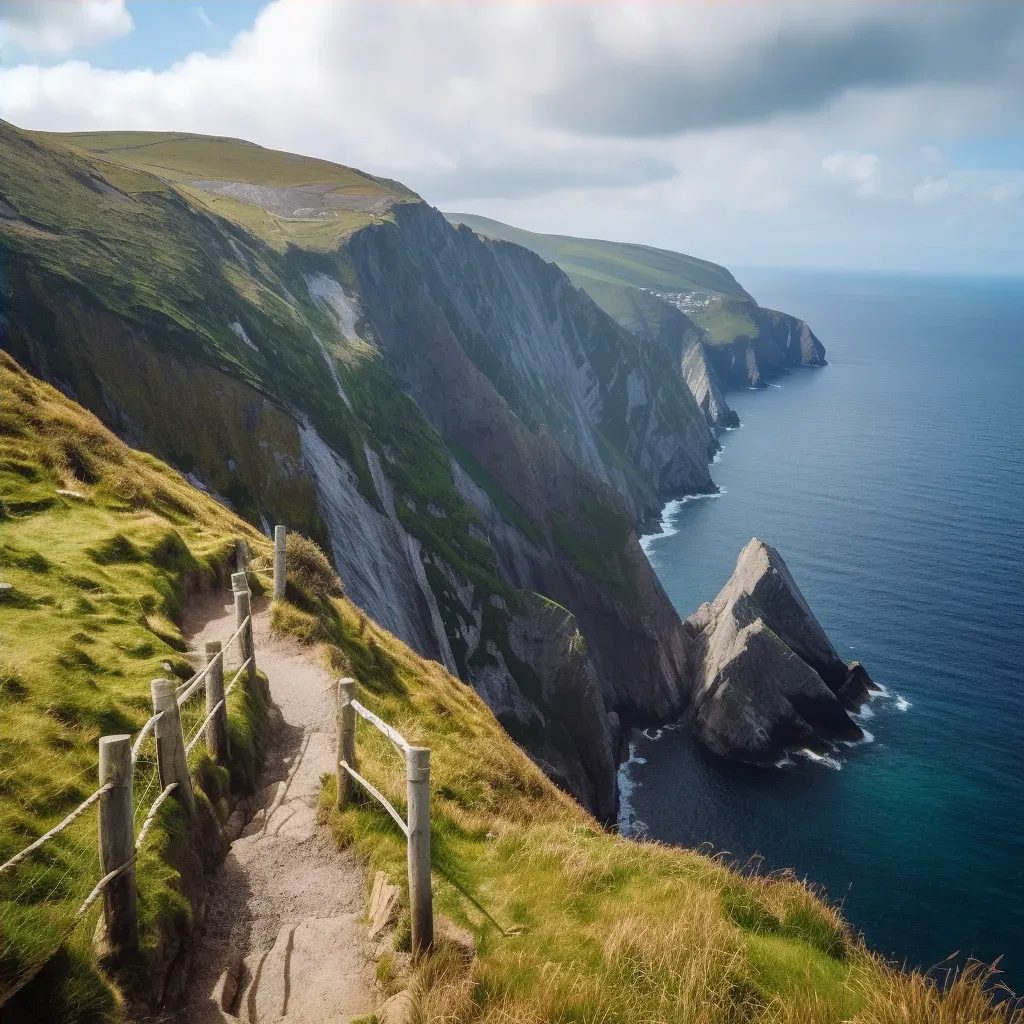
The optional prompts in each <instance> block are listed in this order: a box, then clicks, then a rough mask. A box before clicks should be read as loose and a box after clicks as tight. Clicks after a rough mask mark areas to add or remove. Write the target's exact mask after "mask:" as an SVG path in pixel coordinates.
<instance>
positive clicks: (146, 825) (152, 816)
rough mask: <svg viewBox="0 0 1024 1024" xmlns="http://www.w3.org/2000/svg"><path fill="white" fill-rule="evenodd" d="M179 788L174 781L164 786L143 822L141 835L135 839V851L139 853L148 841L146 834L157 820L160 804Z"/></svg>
mask: <svg viewBox="0 0 1024 1024" xmlns="http://www.w3.org/2000/svg"><path fill="white" fill-rule="evenodd" d="M177 788H178V784H177V783H176V782H172V783H170V784H169V785H167V786H165V787H164V791H163V792H162V793H161V794H160V795H159V796H158V797H157V798H156V799H155V800H154V801H153V806H152V807H150V809H149V814H147V815H146V820H145V821H144V822H143V823H142V828H140V829H139V836H138V838H137V839H136V840H135V852H136V853H138V852H139V850H141V849H142V844H143V843H144V842H145V841H146V835H147V834H148V833H149V830H150V827H151V826H152V824H153V822H154V821H156V812H157V811H159V810H160V805H161V804H162V803H163V802H164V801H165V800H166V799H167V798H168V797H169V796H170V795H171V793H172V792H173V791H174V790H175V789H177Z"/></svg>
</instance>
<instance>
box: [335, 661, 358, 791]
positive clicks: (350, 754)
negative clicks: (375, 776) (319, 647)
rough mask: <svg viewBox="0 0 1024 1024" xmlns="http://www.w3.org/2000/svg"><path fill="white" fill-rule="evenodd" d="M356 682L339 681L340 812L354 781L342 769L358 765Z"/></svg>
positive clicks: (338, 780)
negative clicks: (342, 763) (354, 705)
mask: <svg viewBox="0 0 1024 1024" xmlns="http://www.w3.org/2000/svg"><path fill="white" fill-rule="evenodd" d="M355 686H356V683H355V680H354V679H341V680H339V681H338V752H337V762H338V763H337V766H336V769H335V772H336V776H335V777H336V779H337V789H338V810H339V811H340V810H344V807H345V805H346V804H347V803H348V801H349V797H350V796H351V794H352V786H353V779H352V777H351V776H350V775H349V773H348V772H347V771H345V769H344V768H343V767H342V765H341V762H342V761H344V762H345V763H346V764H348V765H349V767H351V768H352V769H353V770H354V771H358V766H357V765H356V709H355V708H354V707H352V700H353V698H354V697H355Z"/></svg>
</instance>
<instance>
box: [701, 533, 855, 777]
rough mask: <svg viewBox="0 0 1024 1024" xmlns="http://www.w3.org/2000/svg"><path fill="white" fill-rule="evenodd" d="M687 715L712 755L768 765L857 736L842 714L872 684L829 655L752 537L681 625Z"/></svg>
mask: <svg viewBox="0 0 1024 1024" xmlns="http://www.w3.org/2000/svg"><path fill="white" fill-rule="evenodd" d="M684 628H685V629H686V631H687V633H688V634H689V636H690V637H691V638H692V640H693V647H692V650H691V655H690V656H691V667H692V672H693V685H694V691H693V699H692V702H691V705H690V710H689V716H690V718H691V720H692V722H693V724H694V727H695V729H696V731H697V734H698V735H699V736H700V738H701V739H702V740H703V742H704V743H705V744H706V745H707V746H708V747H709V748H710V749H711V750H713V751H715V753H718V754H722V755H723V756H726V757H732V758H736V759H739V760H742V761H750V762H753V763H756V764H770V763H773V762H774V761H776V760H777V759H778V758H779V756H780V755H781V754H782V753H783V752H784V751H785V750H787V749H791V748H794V747H811V748H813V749H821V748H822V747H824V746H826V745H827V744H828V743H829V742H830V741H834V740H859V739H862V738H863V732H862V731H861V729H860V727H859V726H858V725H857V724H856V722H854V721H853V719H852V718H851V717H850V715H849V712H850V711H851V710H855V709H856V708H857V707H858V706H859V705H860V703H861V702H862V701H863V700H864V699H865V697H866V696H867V693H868V691H869V689H872V688H874V684H873V683H872V682H871V680H870V678H869V677H868V675H867V672H865V670H864V668H863V667H862V666H861V665H860V664H859V663H857V662H854V663H853V664H851V665H847V664H845V663H844V662H843V660H842V659H841V658H840V657H839V655H838V654H837V653H836V650H835V648H834V647H833V646H832V643H831V641H830V640H829V639H828V637H827V636H826V635H825V631H824V630H823V629H822V628H821V625H820V623H819V622H818V620H817V619H816V618H815V617H814V613H813V612H812V611H811V609H810V608H809V607H808V605H807V601H806V600H805V599H804V596H803V594H801V593H800V589H799V587H797V585H796V582H795V581H794V579H793V577H792V575H791V574H790V572H789V569H788V568H787V567H786V563H785V562H784V561H783V560H782V556H781V555H780V554H779V553H778V551H776V550H775V548H773V547H771V546H770V545H768V544H765V543H764V542H763V541H760V540H758V539H757V538H754V539H753V540H751V541H750V543H748V544H747V545H746V547H745V548H744V549H743V550H742V551H741V552H740V556H739V559H738V561H737V563H736V571H735V572H734V573H733V575H732V577H731V578H730V580H729V582H728V583H727V584H726V585H725V587H723V588H722V591H721V593H719V595H718V597H716V598H715V600H714V601H712V602H709V603H706V604H703V605H701V607H700V608H699V609H698V610H697V611H696V612H695V613H694V614H693V615H691V616H690V617H689V618H688V619H687V620H686V622H685V624H684Z"/></svg>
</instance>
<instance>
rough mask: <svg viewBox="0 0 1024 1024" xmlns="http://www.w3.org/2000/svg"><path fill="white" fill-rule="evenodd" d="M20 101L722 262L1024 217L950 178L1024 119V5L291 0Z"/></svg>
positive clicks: (110, 125)
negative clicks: (951, 162) (219, 39)
mask: <svg viewBox="0 0 1024 1024" xmlns="http://www.w3.org/2000/svg"><path fill="white" fill-rule="evenodd" d="M9 6H10V5H8V7H3V8H2V10H3V11H4V12H5V14H6V11H7V10H8V9H9ZM32 6H33V7H36V6H38V7H44V8H46V7H49V6H50V5H49V4H46V3H43V4H39V5H32ZM78 7H80V8H83V9H84V7H83V5H78ZM193 10H195V11H198V10H199V8H198V7H193ZM211 10H212V9H211ZM192 24H193V29H194V31H196V33H197V36H199V37H200V39H202V38H205V34H204V33H202V31H201V26H200V25H199V24H198V21H197V20H196V19H195V17H193V21H192ZM0 116H3V117H5V118H7V119H8V120H11V121H13V122H14V123H16V124H19V125H23V126H25V127H31V128H37V129H43V130H54V131H62V130H68V131H69V130H88V129H92V130H102V129H148V130H161V129H163V130H175V131H193V132H201V133H206V134H213V135H229V136H234V137H241V138H247V139H250V140H252V141H254V142H257V143H259V144H261V145H266V146H271V147H274V148H278V149H285V150H290V151H295V152H302V153H307V154H310V155H314V156H320V157H324V158H327V159H331V160H336V161H338V162H341V163H345V164H350V165H353V166H357V167H362V168H364V169H366V170H369V171H371V172H373V173H376V174H381V175H385V176H387V177H391V178H397V179H398V180H400V181H403V182H404V183H406V184H407V185H409V186H410V187H411V188H413V189H415V190H416V191H417V192H419V193H420V194H421V195H423V196H424V198H426V199H427V200H428V201H430V202H433V203H444V204H446V205H448V206H449V207H450V208H458V209H463V210H466V211H467V212H478V213H485V214H490V215H493V216H498V217H499V218H501V217H504V218H506V219H511V220H513V222H515V221H516V220H519V221H521V222H522V223H523V226H526V227H531V228H534V229H540V230H556V231H559V232H562V233H577V234H587V235H591V236H594V235H602V234H604V235H606V236H612V237H618V238H622V239H625V240H634V241H643V242H649V243H650V244H655V245H662V246H665V247H668V248H682V249H684V250H685V249H687V248H690V249H691V250H694V251H697V252H698V253H699V254H700V255H705V256H707V257H708V258H718V259H720V260H725V261H737V260H740V261H745V262H748V263H754V262H758V261H759V260H761V261H766V262H773V261H775V260H777V259H784V260H786V261H800V260H801V259H805V260H808V261H812V262H813V261H816V260H817V259H818V258H819V257H818V255H817V254H818V253H819V249H818V248H817V246H818V240H819V239H825V238H827V239H828V240H829V243H828V248H827V249H826V250H825V254H826V256H827V258H828V259H829V260H831V261H837V260H852V261H854V262H863V261H864V260H866V259H867V258H868V257H867V256H866V255H865V254H866V253H870V252H871V251H874V252H876V253H881V254H884V255H885V257H886V258H896V257H895V254H898V253H905V254H906V255H905V256H904V257H901V258H904V259H906V260H907V261H909V262H912V261H913V259H914V258H920V259H928V260H931V259H934V253H935V251H936V246H937V245H938V242H937V241H936V239H938V238H939V237H940V236H933V235H932V234H931V232H933V231H938V230H939V228H940V226H941V225H939V224H938V218H939V217H940V216H942V217H944V216H946V215H947V213H948V211H950V210H962V211H963V213H964V216H962V217H961V218H960V219H959V220H958V221H957V225H958V226H957V227H956V229H955V231H956V232H961V233H963V237H964V238H965V239H966V238H967V234H966V233H968V232H974V235H973V236H972V237H975V240H976V244H977V245H982V244H983V242H984V238H985V237H986V235H985V233H986V232H988V233H989V234H991V236H992V237H993V238H995V237H998V238H1005V239H1008V241H1006V242H1005V245H1004V248H1006V249H1008V250H1015V251H1016V250H1021V249H1022V242H1021V239H1024V204H1020V203H1015V202H1013V201H1012V200H1013V198H1014V194H1013V192H1012V190H1011V189H1002V190H1001V191H1000V187H1001V185H1003V184H1005V183H1006V182H1008V181H1009V182H1016V181H1017V178H1016V177H1015V175H1014V173H1013V171H1012V169H1011V170H1009V171H1004V170H1001V171H999V172H998V175H997V176H996V177H992V176H987V177H984V176H982V177H970V176H969V175H964V174H961V173H960V172H959V171H958V174H959V176H953V174H952V171H951V169H950V168H949V167H948V166H947V164H946V162H945V160H944V157H943V154H944V153H946V152H961V150H958V149H956V146H957V144H958V141H959V140H965V139H976V138H985V137H986V136H985V133H986V132H988V133H989V134H990V135H991V136H992V137H1000V138H1015V137H1019V136H1020V133H1021V131H1022V130H1024V5H1019V4H1002V3H999V4H995V5H989V4H986V3H970V4H952V3H950V4H928V5H922V4H914V5H910V4H878V3H858V4H853V5H846V4H842V3H838V2H837V3H828V4H821V3H817V4H814V5H811V6H804V5H792V4H769V3H756V4H707V3H700V4H690V5H687V4H682V3H680V4H636V3H625V4H614V3H611V2H600V3H593V4H584V3H576V4H563V5H560V4H543V3H541V4H529V3H515V4H443V3H442V4H426V3H423V4H420V3H417V4H410V3H398V4H389V3H386V2H383V0H378V2H368V3H341V2H335V3H308V2H306V3H303V2H290V0H275V2H272V3H268V4H267V5H266V6H265V7H264V8H263V9H262V10H261V11H260V13H259V15H258V16H257V17H256V19H255V21H254V23H253V25H252V26H251V28H250V29H249V30H247V31H245V32H242V33H240V34H238V35H237V36H236V38H235V39H234V40H233V41H232V42H231V43H230V45H229V46H228V47H226V48H225V49H223V50H222V51H219V52H217V53H214V54H204V53H200V52H196V53H193V54H191V55H190V56H188V57H187V58H186V59H184V60H182V61H179V62H178V63H176V64H174V65H173V66H172V67H170V68H167V69H165V70H162V71H152V70H143V69H136V70H106V69H102V68H98V67H94V66H92V65H91V64H89V63H87V62H85V61H82V60H66V61H64V62H63V63H60V64H56V65H54V66H42V65H41V64H35V63H24V64H22V65H20V66H17V67H9V68H6V69H3V70H0ZM961 163H962V160H961ZM961 170H962V168H961ZM947 178H948V179H949V181H950V183H949V184H948V185H947V186H946V191H945V193H943V194H941V195H940V194H939V191H940V188H941V187H940V186H939V185H938V184H936V183H938V182H940V181H943V180H945V179H947ZM915 190H917V191H916V192H915ZM1004 195H1005V198H1002V199H1000V198H998V197H1001V196H1004ZM867 197H870V199H871V201H870V202H866V201H865V199H866V198H867ZM968 207H970V209H969V210H968ZM940 211H941V213H940ZM941 238H943V239H944V238H946V236H945V235H943V236H941ZM972 244H974V243H972ZM1000 244H1003V243H1000ZM942 245H944V246H945V247H946V249H949V250H950V251H952V249H950V247H949V245H948V242H945V241H943V242H942ZM964 251H966V250H964ZM800 253H803V254H804V256H803V257H801V256H800V255H799V254H800ZM913 253H918V257H913V256H912V254H913ZM737 254H738V255H737ZM758 254H760V255H758ZM1021 259H1022V263H1024V254H1022V257H1021Z"/></svg>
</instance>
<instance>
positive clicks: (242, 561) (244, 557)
mask: <svg viewBox="0 0 1024 1024" xmlns="http://www.w3.org/2000/svg"><path fill="white" fill-rule="evenodd" d="M248 568H249V545H248V544H246V543H245V541H244V540H236V541H235V569H236V571H237V572H246V571H247V570H248Z"/></svg>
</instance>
